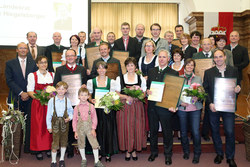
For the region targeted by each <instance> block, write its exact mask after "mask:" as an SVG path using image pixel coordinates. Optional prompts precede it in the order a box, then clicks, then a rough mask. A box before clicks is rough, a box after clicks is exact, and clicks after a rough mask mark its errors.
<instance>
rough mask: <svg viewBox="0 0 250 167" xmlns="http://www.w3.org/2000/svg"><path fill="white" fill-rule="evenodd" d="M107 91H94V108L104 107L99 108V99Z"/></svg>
mask: <svg viewBox="0 0 250 167" xmlns="http://www.w3.org/2000/svg"><path fill="white" fill-rule="evenodd" d="M108 92H109V90H106V89H96V90H95V108H104V107H105V106H99V104H100V99H101V98H102V97H103V96H104V95H105V94H106V93H108Z"/></svg>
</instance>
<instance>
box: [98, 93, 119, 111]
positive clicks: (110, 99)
mask: <svg viewBox="0 0 250 167" xmlns="http://www.w3.org/2000/svg"><path fill="white" fill-rule="evenodd" d="M123 105H124V104H123V103H122V102H121V100H120V97H119V95H118V94H117V93H116V92H108V93H107V94H105V95H104V96H103V97H102V98H101V99H100V103H99V106H104V107H105V108H104V112H105V113H106V114H108V113H110V111H111V110H114V111H118V110H121V108H122V107H123Z"/></svg>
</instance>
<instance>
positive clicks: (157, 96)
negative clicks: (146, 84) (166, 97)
mask: <svg viewBox="0 0 250 167" xmlns="http://www.w3.org/2000/svg"><path fill="white" fill-rule="evenodd" d="M164 86H165V83H164V82H156V81H152V83H151V86H150V91H151V92H152V94H151V95H149V96H148V100H151V101H157V102H161V101H162V95H163V91H164Z"/></svg>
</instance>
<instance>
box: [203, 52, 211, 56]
mask: <svg viewBox="0 0 250 167" xmlns="http://www.w3.org/2000/svg"><path fill="white" fill-rule="evenodd" d="M202 52H203V54H204V55H205V56H206V54H208V57H211V56H212V52H211V51H209V52H204V51H202Z"/></svg>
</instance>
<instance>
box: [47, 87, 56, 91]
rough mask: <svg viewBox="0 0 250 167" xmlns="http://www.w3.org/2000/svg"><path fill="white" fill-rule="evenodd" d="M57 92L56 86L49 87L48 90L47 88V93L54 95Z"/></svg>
mask: <svg viewBox="0 0 250 167" xmlns="http://www.w3.org/2000/svg"><path fill="white" fill-rule="evenodd" d="M55 91H56V88H55V87H54V86H47V88H46V92H47V93H52V92H55Z"/></svg>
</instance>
